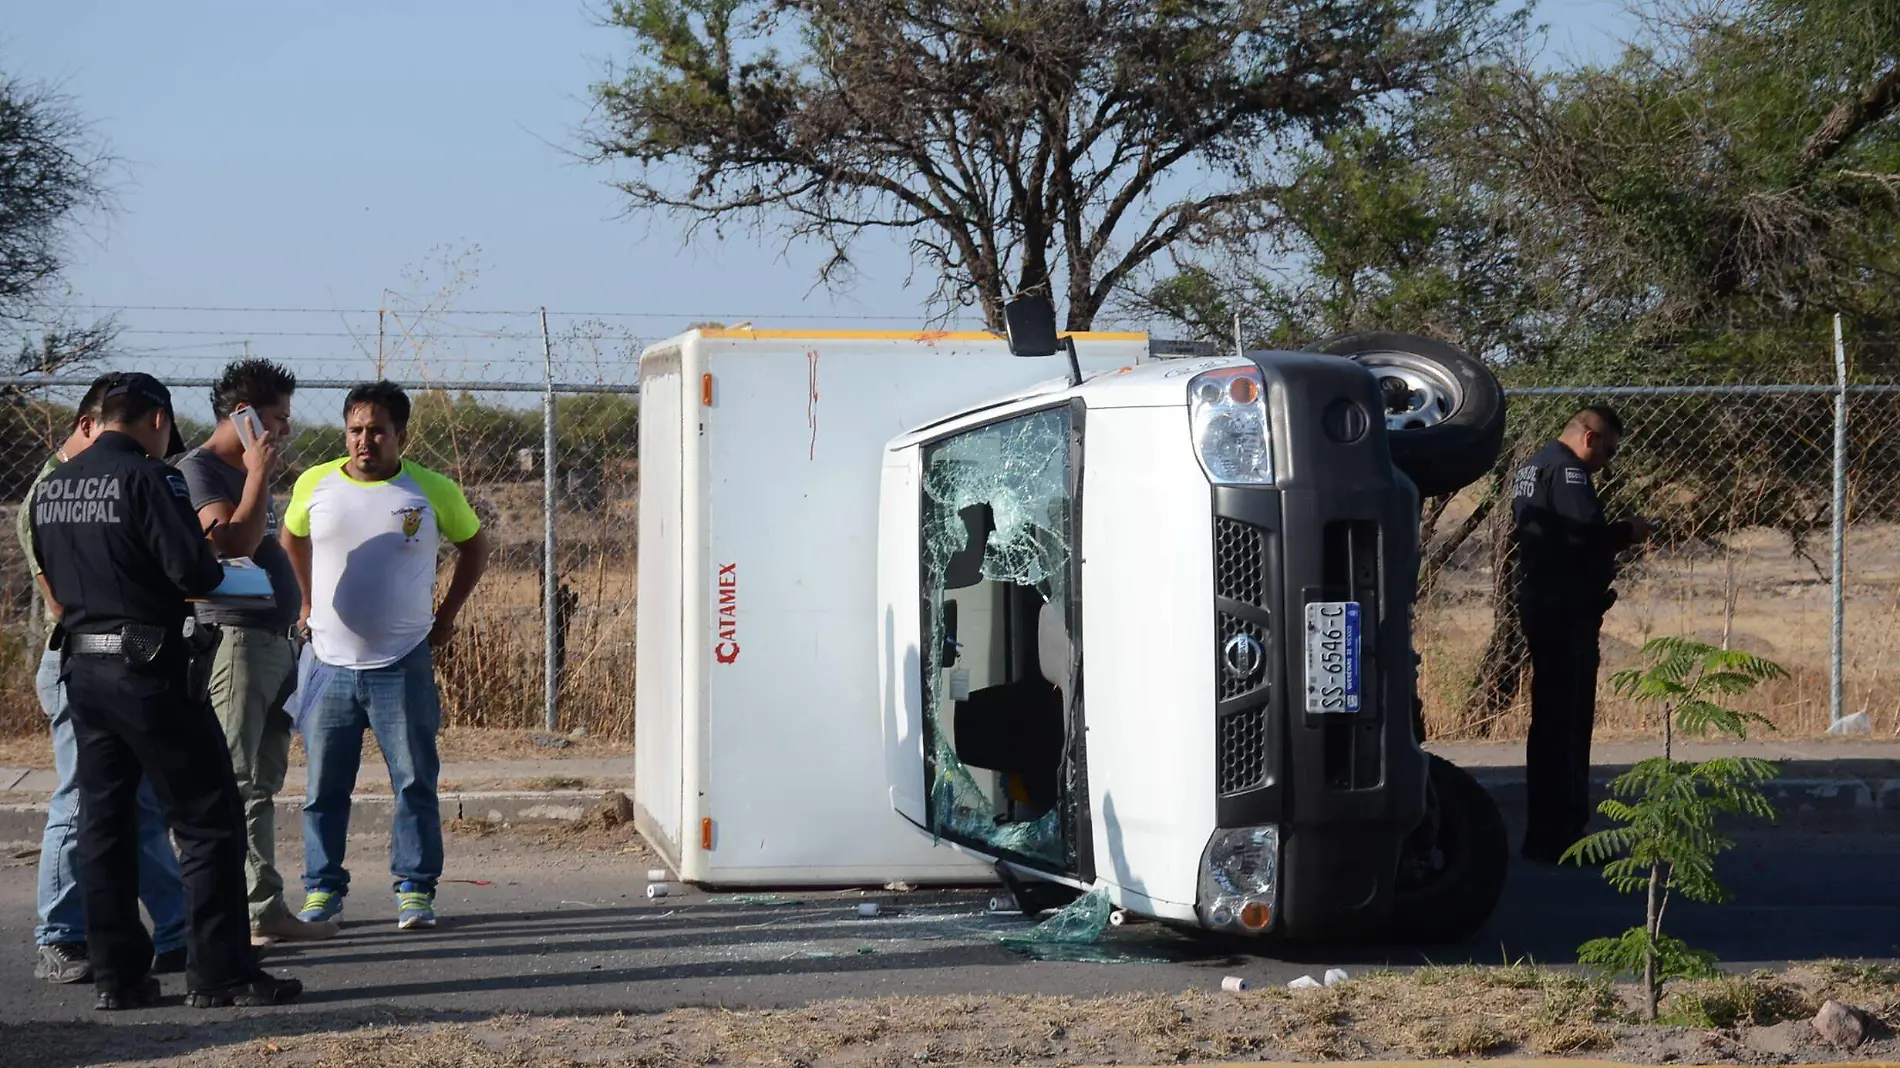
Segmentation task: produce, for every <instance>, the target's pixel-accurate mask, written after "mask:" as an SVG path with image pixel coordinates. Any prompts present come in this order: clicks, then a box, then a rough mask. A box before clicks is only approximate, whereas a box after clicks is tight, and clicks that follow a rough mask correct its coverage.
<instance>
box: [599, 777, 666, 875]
mask: <svg viewBox="0 0 1900 1068" xmlns="http://www.w3.org/2000/svg"><path fill="white" fill-rule="evenodd" d="M587 821H588V822H589V823H591V824H595V825H597V826H600V827H605V828H608V829H612V828H615V827H624V826H627V825H629V824H631V823H633V800H632V799H631V798H629V797H628V796H627V795H626V794H623V793H621V792H620V791H619V790H609V791H607V792H606V793H604V794H602V795H600V804H598V805H596V806H594V811H593V812H591V813H588V817H587ZM662 877H664V875H662Z"/></svg>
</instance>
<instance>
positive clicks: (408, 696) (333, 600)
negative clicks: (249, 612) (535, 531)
mask: <svg viewBox="0 0 1900 1068" xmlns="http://www.w3.org/2000/svg"><path fill="white" fill-rule="evenodd" d="M343 418H344V437H345V442H346V444H347V446H348V449H349V455H348V456H345V457H344V458H342V459H339V460H333V461H331V462H329V463H326V464H322V465H320V466H317V467H313V468H311V469H309V470H308V471H305V472H304V473H303V476H302V477H300V478H299V479H298V480H297V485H296V488H295V490H293V491H292V493H291V497H290V506H289V508H288V509H286V510H285V513H284V524H283V530H284V532H285V533H284V538H283V541H284V548H285V550H286V551H287V552H288V553H289V555H290V561H291V566H292V568H293V569H294V570H295V571H296V573H297V582H298V585H300V586H301V587H302V588H303V620H304V623H305V625H307V627H308V629H309V634H310V644H311V648H312V650H313V651H314V653H315V656H316V661H317V664H318V665H319V667H318V669H317V670H316V671H314V672H313V673H312V675H311V678H310V680H309V681H308V682H307V683H305V686H306V687H308V689H309V691H310V692H308V693H299V694H298V696H297V700H298V701H300V702H302V703H303V705H302V707H303V715H302V717H301V730H302V732H303V738H304V749H305V750H306V751H307V752H308V754H309V761H308V771H309V783H308V786H307V788H306V790H305V796H306V797H307V800H306V801H305V802H304V807H303V825H304V835H303V837H304V880H303V881H304V892H305V898H304V906H303V910H302V911H301V913H300V914H299V915H300V918H301V919H303V920H306V921H310V922H321V921H324V920H331V919H334V918H335V917H336V916H337V914H338V913H340V912H342V911H343V898H344V896H345V895H346V894H347V893H348V892H349V885H350V875H349V872H348V871H347V870H346V869H345V868H344V866H343V853H344V847H345V844H346V842H347V841H348V838H349V820H350V794H351V792H352V791H353V790H354V789H355V787H356V774H357V770H358V766H359V764H360V762H361V758H362V748H363V731H364V729H365V728H367V729H369V730H371V731H374V732H375V734H376V743H377V745H378V746H380V747H381V749H382V751H383V755H384V757H385V759H386V760H387V761H388V764H389V770H390V784H389V785H390V791H391V793H392V794H394V795H395V804H396V813H395V816H396V818H395V822H394V824H393V825H392V827H391V830H390V849H389V861H390V874H391V876H392V877H393V878H394V880H395V891H396V909H397V925H398V926H399V927H402V928H404V929H410V928H419V927H433V926H434V925H435V884H436V880H437V879H439V878H440V877H441V875H442V827H441V818H440V815H439V807H438V804H437V797H436V779H437V776H438V775H439V774H440V772H441V762H440V759H439V758H438V756H437V754H436V746H435V736H436V732H437V731H438V730H439V729H440V727H441V722H442V713H441V706H440V703H439V701H438V697H437V693H436V686H435V668H434V663H433V660H432V658H431V655H430V654H431V650H432V649H439V648H442V647H444V646H446V645H447V644H448V642H449V640H450V638H451V637H452V636H453V634H454V630H455V617H456V614H457V613H458V612H460V611H461V609H462V606H463V604H465V603H466V602H467V601H468V597H469V594H470V593H472V592H474V589H475V583H476V581H477V580H478V579H480V577H481V574H482V571H483V569H484V568H485V567H486V566H487V563H488V552H489V542H488V535H487V533H486V532H485V531H483V530H482V529H481V521H480V520H479V519H477V518H476V515H475V511H474V509H472V508H470V507H469V504H468V500H467V498H465V497H464V496H463V494H462V491H461V489H460V487H458V486H456V484H455V483H454V482H452V481H451V480H449V479H448V478H446V477H444V476H442V475H440V474H437V473H436V472H434V471H431V470H429V469H428V468H426V467H423V466H422V465H420V464H416V463H412V462H410V461H408V460H405V459H403V457H402V451H403V447H404V446H405V444H407V441H408V427H409V398H408V396H407V395H406V394H404V393H403V391H402V389H401V388H400V387H398V386H396V385H394V384H393V383H389V382H376V383H370V384H366V385H361V386H357V387H356V388H355V389H353V390H351V391H350V393H349V396H348V397H347V398H345V399H344V402H343ZM443 538H446V539H448V540H449V541H450V542H451V543H453V544H454V545H455V547H456V556H455V571H454V575H453V577H452V578H451V580H450V583H449V589H448V592H447V593H446V594H444V595H443V598H442V602H441V603H440V604H435V603H434V601H435V579H436V554H437V549H438V546H439V544H440V541H441V539H443Z"/></svg>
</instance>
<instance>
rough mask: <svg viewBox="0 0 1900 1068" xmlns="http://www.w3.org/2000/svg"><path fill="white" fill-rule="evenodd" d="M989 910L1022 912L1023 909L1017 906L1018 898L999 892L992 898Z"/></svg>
mask: <svg viewBox="0 0 1900 1068" xmlns="http://www.w3.org/2000/svg"><path fill="white" fill-rule="evenodd" d="M989 910H990V911H991V912H1021V911H1022V910H1021V909H1019V908H1017V907H1016V899H1015V898H1013V897H1011V896H1009V895H1008V894H997V895H996V896H994V897H992V898H990V904H989Z"/></svg>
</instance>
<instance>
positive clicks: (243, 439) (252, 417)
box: [231, 404, 264, 449]
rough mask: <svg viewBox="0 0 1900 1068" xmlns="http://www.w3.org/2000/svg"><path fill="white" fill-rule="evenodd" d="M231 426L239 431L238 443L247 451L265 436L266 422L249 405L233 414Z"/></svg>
mask: <svg viewBox="0 0 1900 1068" xmlns="http://www.w3.org/2000/svg"><path fill="white" fill-rule="evenodd" d="M231 426H232V427H233V428H234V429H236V430H237V436H238V442H239V443H240V444H242V445H243V446H244V447H245V448H247V449H248V448H250V447H251V446H252V445H253V444H255V443H256V441H257V439H258V438H261V437H263V436H264V422H263V420H261V419H259V418H258V417H257V413H256V412H255V411H253V410H252V409H251V407H250V405H248V404H247V405H245V406H244V407H242V408H239V409H238V410H236V411H234V412H232V413H231Z"/></svg>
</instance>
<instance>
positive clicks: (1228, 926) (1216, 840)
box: [1195, 826, 1280, 934]
mask: <svg viewBox="0 0 1900 1068" xmlns="http://www.w3.org/2000/svg"><path fill="white" fill-rule="evenodd" d="M1279 883H1280V828H1278V827H1273V826H1266V827H1235V828H1228V829H1224V830H1218V831H1215V832H1214V833H1213V834H1212V835H1211V836H1210V837H1209V838H1208V840H1207V848H1206V849H1205V850H1203V851H1202V853H1201V878H1200V892H1199V893H1198V894H1197V895H1196V896H1197V897H1198V898H1199V901H1198V902H1197V904H1196V905H1195V910H1196V911H1197V912H1199V913H1200V916H1201V922H1202V923H1203V924H1205V925H1207V926H1208V927H1210V928H1214V929H1216V930H1223V929H1224V930H1230V931H1240V932H1243V933H1246V934H1260V933H1262V932H1264V931H1265V930H1267V928H1269V927H1271V926H1273V919H1274V911H1275V906H1276V905H1277V903H1278V900H1279V889H1280V887H1279Z"/></svg>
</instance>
